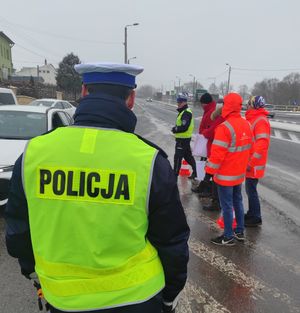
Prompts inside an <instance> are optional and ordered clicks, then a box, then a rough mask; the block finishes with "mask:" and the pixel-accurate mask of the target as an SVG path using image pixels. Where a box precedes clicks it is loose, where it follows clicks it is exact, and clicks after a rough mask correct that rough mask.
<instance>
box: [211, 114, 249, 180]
mask: <svg viewBox="0 0 300 313" xmlns="http://www.w3.org/2000/svg"><path fill="white" fill-rule="evenodd" d="M251 143H252V133H251V129H250V125H249V123H248V122H247V121H246V120H245V119H244V118H242V117H241V116H240V115H239V114H238V115H233V116H230V117H229V118H228V119H227V120H226V121H225V122H223V123H222V124H220V125H219V126H218V127H217V128H216V132H215V139H214V141H213V143H212V149H211V155H210V157H209V160H208V162H207V164H206V168H205V170H206V172H207V173H209V174H213V175H214V181H215V182H216V183H217V184H219V185H222V186H235V185H239V184H241V183H242V182H243V181H244V179H245V174H246V168H247V164H248V160H249V155H250V149H251Z"/></svg>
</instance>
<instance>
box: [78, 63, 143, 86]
mask: <svg viewBox="0 0 300 313" xmlns="http://www.w3.org/2000/svg"><path fill="white" fill-rule="evenodd" d="M74 68H75V71H76V72H77V73H79V74H80V75H82V81H83V83H84V84H112V85H121V86H126V87H129V88H135V87H136V84H135V77H136V76H137V75H138V74H140V73H142V72H143V70H144V69H143V68H142V67H140V66H137V65H133V64H121V63H85V64H76V65H75V67H74Z"/></svg>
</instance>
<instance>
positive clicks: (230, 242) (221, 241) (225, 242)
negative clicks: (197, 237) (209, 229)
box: [210, 235, 235, 246]
mask: <svg viewBox="0 0 300 313" xmlns="http://www.w3.org/2000/svg"><path fill="white" fill-rule="evenodd" d="M210 241H211V242H212V243H214V244H215V245H219V246H234V245H235V240H234V237H232V238H227V237H225V236H224V235H222V236H219V237H216V238H213V239H211V240H210Z"/></svg>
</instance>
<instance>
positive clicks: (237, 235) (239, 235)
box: [234, 231, 245, 241]
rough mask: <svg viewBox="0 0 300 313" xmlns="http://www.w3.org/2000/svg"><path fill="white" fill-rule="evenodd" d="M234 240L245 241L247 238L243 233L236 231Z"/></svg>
mask: <svg viewBox="0 0 300 313" xmlns="http://www.w3.org/2000/svg"><path fill="white" fill-rule="evenodd" d="M234 238H235V239H236V240H237V241H245V236H244V233H243V232H236V231H234Z"/></svg>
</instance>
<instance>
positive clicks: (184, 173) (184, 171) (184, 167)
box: [179, 159, 191, 176]
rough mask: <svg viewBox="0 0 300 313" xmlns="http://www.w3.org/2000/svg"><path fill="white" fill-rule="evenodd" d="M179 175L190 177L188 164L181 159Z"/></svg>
mask: <svg viewBox="0 0 300 313" xmlns="http://www.w3.org/2000/svg"><path fill="white" fill-rule="evenodd" d="M179 175H180V176H190V175H191V172H190V168H189V164H188V162H187V161H186V160H185V159H182V162H181V168H180V171H179Z"/></svg>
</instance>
